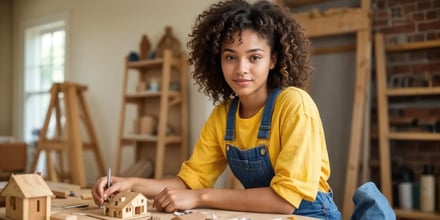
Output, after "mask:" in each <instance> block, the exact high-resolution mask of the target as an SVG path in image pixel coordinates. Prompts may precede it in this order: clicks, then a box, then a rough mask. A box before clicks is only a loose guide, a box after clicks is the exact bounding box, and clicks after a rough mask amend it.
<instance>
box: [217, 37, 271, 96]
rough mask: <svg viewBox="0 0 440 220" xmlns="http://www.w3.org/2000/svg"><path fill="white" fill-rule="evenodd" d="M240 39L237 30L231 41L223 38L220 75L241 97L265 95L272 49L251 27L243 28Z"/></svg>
mask: <svg viewBox="0 0 440 220" xmlns="http://www.w3.org/2000/svg"><path fill="white" fill-rule="evenodd" d="M241 38H242V42H240V41H239V36H238V33H235V35H234V41H233V42H230V41H226V43H224V44H223V46H222V49H221V66H222V71H223V76H224V77H225V80H226V82H227V83H228V85H229V86H230V87H231V89H232V90H233V91H234V92H235V93H236V94H237V95H238V96H240V97H243V96H249V95H254V94H257V95H258V94H262V93H264V94H267V85H266V84H267V78H268V74H269V70H270V69H272V68H274V66H275V64H276V58H275V56H271V48H270V46H269V44H268V42H267V40H266V39H264V38H262V37H260V35H259V34H258V33H257V32H256V31H254V30H252V29H245V30H243V32H242V35H241Z"/></svg>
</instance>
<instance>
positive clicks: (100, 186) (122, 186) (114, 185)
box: [92, 176, 131, 206]
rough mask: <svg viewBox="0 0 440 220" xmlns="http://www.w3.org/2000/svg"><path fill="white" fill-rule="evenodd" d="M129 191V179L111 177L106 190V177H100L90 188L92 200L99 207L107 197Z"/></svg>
mask: <svg viewBox="0 0 440 220" xmlns="http://www.w3.org/2000/svg"><path fill="white" fill-rule="evenodd" d="M130 189H131V181H130V179H129V178H124V177H113V176H112V177H111V183H110V187H109V188H107V177H101V178H99V179H98V180H97V181H96V183H95V185H94V186H93V188H92V195H93V200H94V202H95V204H96V205H98V206H101V205H102V204H104V201H105V200H106V199H107V197H108V196H111V195H113V194H114V193H118V192H121V191H126V190H130Z"/></svg>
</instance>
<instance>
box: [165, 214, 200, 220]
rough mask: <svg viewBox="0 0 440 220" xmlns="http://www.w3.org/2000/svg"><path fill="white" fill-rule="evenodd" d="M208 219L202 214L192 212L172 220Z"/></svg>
mask: <svg viewBox="0 0 440 220" xmlns="http://www.w3.org/2000/svg"><path fill="white" fill-rule="evenodd" d="M205 219H206V217H205V215H203V214H202V213H200V212H192V213H190V214H185V215H179V216H175V217H174V218H172V219H171V220H205Z"/></svg>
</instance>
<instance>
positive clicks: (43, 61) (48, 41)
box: [23, 20, 66, 142]
mask: <svg viewBox="0 0 440 220" xmlns="http://www.w3.org/2000/svg"><path fill="white" fill-rule="evenodd" d="M65 45H66V31H65V21H64V20H60V21H54V22H50V23H47V24H42V25H38V26H33V27H29V28H27V29H26V31H25V64H24V81H23V82H24V85H23V88H24V100H23V101H24V103H23V107H24V108H23V109H24V112H23V113H24V129H23V132H24V133H23V136H24V139H25V140H26V141H28V142H30V141H32V140H33V138H34V137H33V136H32V132H33V131H35V130H38V129H41V127H42V126H43V122H44V118H45V116H46V112H47V108H48V106H49V100H50V92H49V90H50V88H51V86H52V84H53V83H54V82H63V81H64V77H65V74H64V73H65V54H66V52H65V51H66V46H65ZM49 134H50V129H49Z"/></svg>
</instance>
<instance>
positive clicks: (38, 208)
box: [37, 199, 40, 212]
mask: <svg viewBox="0 0 440 220" xmlns="http://www.w3.org/2000/svg"><path fill="white" fill-rule="evenodd" d="M37 212H40V200H39V199H38V200H37Z"/></svg>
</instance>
